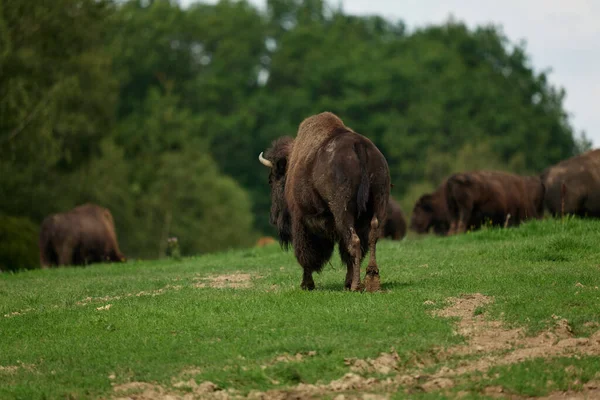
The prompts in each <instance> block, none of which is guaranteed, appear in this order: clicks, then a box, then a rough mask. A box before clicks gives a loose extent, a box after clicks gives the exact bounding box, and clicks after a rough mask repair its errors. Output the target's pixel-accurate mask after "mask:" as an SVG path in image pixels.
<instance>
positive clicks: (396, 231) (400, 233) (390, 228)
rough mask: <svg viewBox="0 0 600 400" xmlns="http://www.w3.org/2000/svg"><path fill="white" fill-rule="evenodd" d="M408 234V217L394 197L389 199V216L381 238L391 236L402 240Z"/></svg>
mask: <svg viewBox="0 0 600 400" xmlns="http://www.w3.org/2000/svg"><path fill="white" fill-rule="evenodd" d="M404 236H406V219H405V218H404V213H403V212H402V208H401V207H400V204H398V203H397V202H396V200H394V199H393V198H392V197H390V199H389V201H388V208H387V218H386V220H385V224H384V225H383V229H382V230H381V234H380V238H390V239H392V240H401V239H402V238H404Z"/></svg>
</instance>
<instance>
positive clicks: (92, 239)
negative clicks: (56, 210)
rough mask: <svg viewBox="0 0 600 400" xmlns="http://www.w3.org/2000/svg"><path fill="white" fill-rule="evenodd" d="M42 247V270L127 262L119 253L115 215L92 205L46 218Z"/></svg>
mask: <svg viewBox="0 0 600 400" xmlns="http://www.w3.org/2000/svg"><path fill="white" fill-rule="evenodd" d="M39 247H40V263H41V266H42V268H48V267H49V266H59V265H85V264H88V263H93V262H103V261H118V262H124V261H125V260H126V259H125V256H124V255H123V254H122V253H121V251H120V250H119V245H118V243H117V234H116V232H115V223H114V221H113V217H112V214H111V213H110V211H109V210H107V209H106V208H103V207H100V206H98V205H95V204H90V203H87V204H84V205H81V206H79V207H75V208H74V209H72V210H71V211H68V212H65V213H60V214H53V215H50V216H48V217H46V218H45V219H44V221H43V222H42V226H41V232H40V240H39Z"/></svg>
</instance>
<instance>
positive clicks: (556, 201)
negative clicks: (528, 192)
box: [541, 149, 600, 218]
mask: <svg viewBox="0 0 600 400" xmlns="http://www.w3.org/2000/svg"><path fill="white" fill-rule="evenodd" d="M541 178H542V181H543V182H544V186H545V187H546V196H545V201H544V202H545V205H546V208H547V209H548V211H550V213H551V214H552V215H553V216H557V215H563V214H574V215H577V216H580V217H585V216H589V217H596V218H597V217H600V149H597V150H591V151H588V152H585V153H583V154H580V155H577V156H575V157H571V158H568V159H566V160H564V161H561V162H559V163H558V164H556V165H554V166H552V167H549V168H547V169H546V170H545V171H544V172H543V173H542V175H541Z"/></svg>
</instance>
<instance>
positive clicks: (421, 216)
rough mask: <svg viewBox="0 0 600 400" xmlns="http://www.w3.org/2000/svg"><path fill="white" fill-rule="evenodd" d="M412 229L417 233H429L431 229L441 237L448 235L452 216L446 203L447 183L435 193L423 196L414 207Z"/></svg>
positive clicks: (411, 220)
mask: <svg viewBox="0 0 600 400" xmlns="http://www.w3.org/2000/svg"><path fill="white" fill-rule="evenodd" d="M410 229H411V230H412V231H414V232H416V233H419V234H424V233H428V232H429V230H430V229H433V231H434V232H435V233H436V234H437V235H440V236H445V235H447V234H448V231H449V229H450V214H449V212H448V206H447V202H446V181H444V182H442V184H441V185H440V186H439V187H438V188H437V189H436V190H435V191H434V192H433V193H427V194H424V195H423V196H421V197H420V198H419V199H418V200H417V202H416V203H415V206H414V207H413V211H412V215H411V218H410Z"/></svg>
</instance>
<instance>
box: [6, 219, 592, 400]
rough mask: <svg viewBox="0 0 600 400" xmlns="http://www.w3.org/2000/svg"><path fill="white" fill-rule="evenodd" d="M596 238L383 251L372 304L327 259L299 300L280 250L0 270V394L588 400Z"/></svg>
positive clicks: (571, 230) (544, 230) (543, 225)
mask: <svg viewBox="0 0 600 400" xmlns="http://www.w3.org/2000/svg"><path fill="white" fill-rule="evenodd" d="M599 243H600V222H599V221H582V220H578V219H569V220H565V221H559V220H546V221H540V222H538V221H535V222H531V223H527V224H525V225H523V226H521V227H520V228H516V229H507V230H498V229H490V230H484V231H480V232H476V233H469V234H466V235H462V236H457V237H451V238H435V237H426V238H422V239H413V238H410V239H406V240H404V241H403V242H390V241H382V242H380V245H379V249H380V250H379V251H378V259H379V265H380V270H381V279H382V286H383V290H382V292H380V293H374V294H369V293H350V292H346V291H344V290H343V281H344V276H345V268H343V267H342V266H341V263H340V261H339V257H337V255H336V256H335V258H333V259H332V262H331V264H330V265H328V266H326V268H325V271H324V272H323V273H322V274H320V275H315V282H316V285H317V289H316V290H315V291H313V292H304V291H301V290H300V288H299V286H300V281H301V269H300V267H299V266H298V265H297V263H296V261H295V259H294V257H293V254H292V252H289V253H286V252H283V251H282V250H281V249H280V248H279V246H277V245H274V246H269V247H266V248H255V249H248V250H243V251H232V252H229V253H222V254H216V255H207V256H202V257H196V258H185V259H183V260H181V261H179V262H177V261H172V260H164V261H156V262H128V263H126V264H124V265H93V266H91V267H88V268H61V269H53V270H36V271H27V272H23V273H18V274H6V273H5V274H0V398H2V399H13V398H19V399H55V398H60V399H65V398H73V399H80V398H81V399H83V398H113V397H124V398H127V396H129V398H138V399H141V398H164V397H165V396H167V395H171V396H173V397H172V398H219V399H225V398H236V397H242V396H247V395H249V396H250V397H254V398H286V396H287V398H305V397H310V396H315V397H318V398H335V397H336V396H338V395H339V394H340V393H344V394H345V398H354V397H356V398H363V397H364V398H372V399H373V398H405V397H406V396H407V395H410V396H409V397H410V398H421V397H423V398H442V397H444V396H449V397H455V396H459V395H460V396H465V397H466V398H469V397H477V398H480V397H481V396H488V395H489V396H510V395H512V396H514V397H515V398H516V397H518V396H542V395H548V394H552V393H555V394H556V393H558V392H561V391H569V393H572V394H574V393H576V392H578V393H580V394H581V393H583V394H588V395H592V394H598V395H600V390H599V389H598V387H600V386H599V385H596V383H597V382H600V375H597V371H600V357H599V356H600V334H598V331H599V329H600V289H598V287H599V286H600V265H599V264H600V247H599ZM365 266H366V263H364V265H363V273H362V275H363V276H364V268H365ZM208 382H210V383H208ZM594 387H596V388H594ZM186 396H187V397H186ZM261 396H262V397H261ZM290 396H291V397H290ZM294 396H296V397H294ZM365 396H366V397H365Z"/></svg>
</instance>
